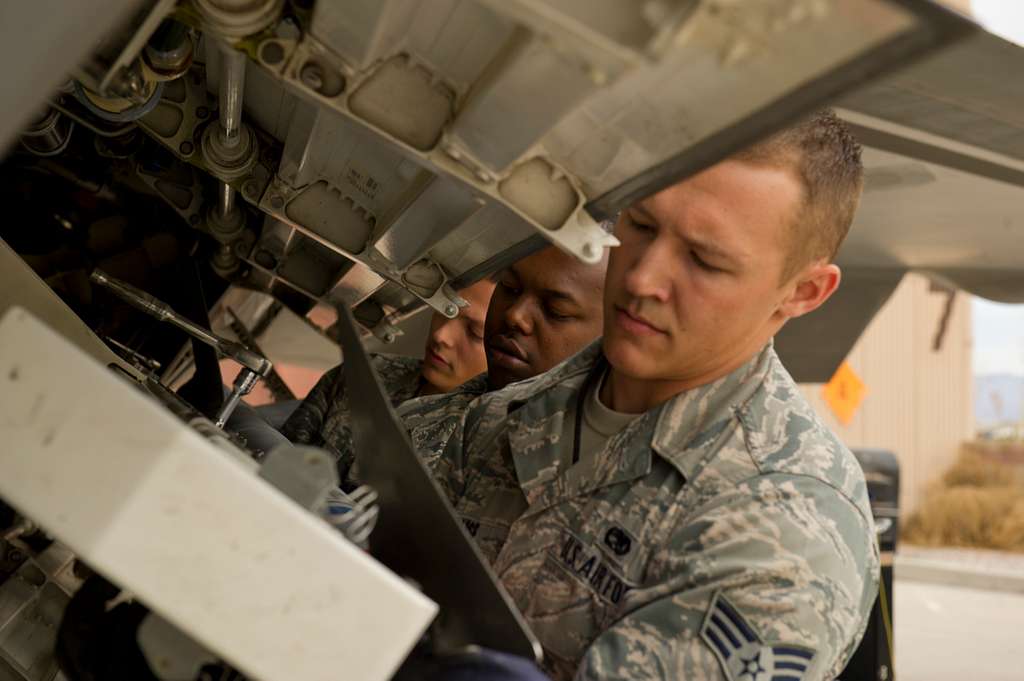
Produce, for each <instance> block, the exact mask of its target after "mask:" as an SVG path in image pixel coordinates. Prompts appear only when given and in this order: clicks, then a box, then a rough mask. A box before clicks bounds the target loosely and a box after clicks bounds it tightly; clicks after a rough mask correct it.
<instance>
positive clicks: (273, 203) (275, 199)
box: [270, 196, 284, 210]
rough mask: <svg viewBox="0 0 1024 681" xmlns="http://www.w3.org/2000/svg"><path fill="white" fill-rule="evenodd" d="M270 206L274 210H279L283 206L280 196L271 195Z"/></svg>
mask: <svg viewBox="0 0 1024 681" xmlns="http://www.w3.org/2000/svg"><path fill="white" fill-rule="evenodd" d="M270 207H271V208H273V209H274V210H281V209H282V208H284V199H283V198H281V197H280V196H271V197H270Z"/></svg>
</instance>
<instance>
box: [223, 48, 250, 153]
mask: <svg viewBox="0 0 1024 681" xmlns="http://www.w3.org/2000/svg"><path fill="white" fill-rule="evenodd" d="M220 57H221V61H220V92H219V93H218V94H219V102H220V134H221V142H222V143H223V144H224V146H225V147H228V148H232V147H234V146H235V145H237V144H238V139H239V126H241V124H242V99H243V93H244V92H245V54H243V53H242V52H238V51H236V50H233V49H232V48H231V47H230V46H228V45H226V44H223V43H221V45H220Z"/></svg>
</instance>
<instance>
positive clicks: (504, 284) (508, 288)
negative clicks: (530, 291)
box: [498, 281, 519, 295]
mask: <svg viewBox="0 0 1024 681" xmlns="http://www.w3.org/2000/svg"><path fill="white" fill-rule="evenodd" d="M498 286H500V287H501V289H502V290H503V291H505V292H506V293H511V294H512V295H517V294H518V293H519V289H517V288H516V285H515V284H514V283H512V282H508V281H499V282H498Z"/></svg>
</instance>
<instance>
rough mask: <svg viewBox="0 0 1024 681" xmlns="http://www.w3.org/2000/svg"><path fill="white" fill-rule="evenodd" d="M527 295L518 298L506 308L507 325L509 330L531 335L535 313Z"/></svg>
mask: <svg viewBox="0 0 1024 681" xmlns="http://www.w3.org/2000/svg"><path fill="white" fill-rule="evenodd" d="M530 308H531V306H530V304H529V301H528V300H527V299H526V298H525V297H519V298H516V300H515V301H514V302H513V303H512V305H510V306H509V307H508V309H507V310H505V326H506V327H507V328H508V330H509V331H510V332H511V331H514V332H516V333H519V334H521V335H523V336H529V335H530V334H532V333H533V313H532V311H531V309H530Z"/></svg>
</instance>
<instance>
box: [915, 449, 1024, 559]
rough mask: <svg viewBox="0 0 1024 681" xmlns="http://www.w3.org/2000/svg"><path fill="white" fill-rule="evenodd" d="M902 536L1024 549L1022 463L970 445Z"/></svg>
mask: <svg viewBox="0 0 1024 681" xmlns="http://www.w3.org/2000/svg"><path fill="white" fill-rule="evenodd" d="M901 538H902V539H903V540H904V541H906V542H908V543H911V544H920V545H923V546H963V547H972V548H985V549H1000V550H1005V551H1020V552H1024V477H1022V474H1021V467H1020V466H1019V465H1013V464H1010V463H1007V462H1006V461H1003V460H999V459H996V458H994V457H991V456H988V455H986V454H985V453H984V452H982V451H978V450H975V449H972V448H969V447H967V448H965V449H964V451H963V452H961V454H960V456H959V458H958V459H957V460H956V462H955V463H954V464H953V465H952V466H951V467H950V468H949V470H947V471H946V472H945V474H943V476H942V477H941V478H940V479H939V480H938V481H937V482H936V483H935V484H934V485H933V486H932V487H931V488H930V489H929V490H928V491H927V492H926V493H925V496H924V500H923V501H922V502H921V504H920V506H919V507H918V508H917V510H916V511H915V512H914V513H913V514H911V515H910V516H909V517H908V518H907V519H906V522H905V524H904V526H903V531H902V533H901Z"/></svg>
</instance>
